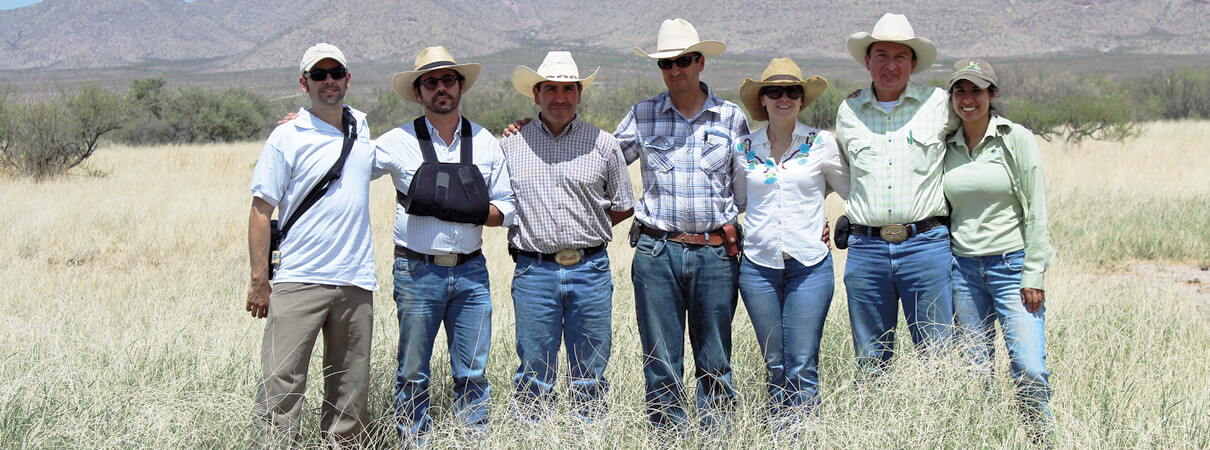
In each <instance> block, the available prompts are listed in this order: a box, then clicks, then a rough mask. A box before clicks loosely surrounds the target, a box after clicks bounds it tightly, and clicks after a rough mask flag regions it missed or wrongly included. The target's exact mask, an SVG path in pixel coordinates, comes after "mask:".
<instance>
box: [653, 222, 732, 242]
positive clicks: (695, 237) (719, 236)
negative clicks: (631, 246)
mask: <svg viewBox="0 0 1210 450" xmlns="http://www.w3.org/2000/svg"><path fill="white" fill-rule="evenodd" d="M641 232H642V233H643V234H645V235H648V236H651V237H653V238H657V239H666V240H669V241H672V242H680V243H682V244H689V245H723V242H724V239H723V230H721V229H719V230H714V231H711V232H709V233H677V232H672V231H664V230H659V229H655V228H651V227H648V226H643V227H642V230H641Z"/></svg>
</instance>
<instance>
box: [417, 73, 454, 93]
mask: <svg viewBox="0 0 1210 450" xmlns="http://www.w3.org/2000/svg"><path fill="white" fill-rule="evenodd" d="M462 79H463V78H462V75H448V74H447V75H445V76H443V77H441V78H437V77H429V78H425V79H423V80H420V85H421V86H424V88H425V89H428V90H430V91H432V90H435V89H437V83H441V84H443V85H445V88H446V89H452V88H453V87H454V85H456V84H458V82H459V81H462Z"/></svg>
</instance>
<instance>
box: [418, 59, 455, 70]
mask: <svg viewBox="0 0 1210 450" xmlns="http://www.w3.org/2000/svg"><path fill="white" fill-rule="evenodd" d="M454 65H457V64H455V63H454V62H453V61H437V62H431V63H428V64H425V65H424V66H421V67H420V68H419V69H416V71H417V72H419V71H421V70H429V69H436V68H438V67H445V66H454Z"/></svg>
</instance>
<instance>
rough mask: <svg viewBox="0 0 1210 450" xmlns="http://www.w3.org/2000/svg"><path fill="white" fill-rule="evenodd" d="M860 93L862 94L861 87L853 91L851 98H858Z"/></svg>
mask: <svg viewBox="0 0 1210 450" xmlns="http://www.w3.org/2000/svg"><path fill="white" fill-rule="evenodd" d="M858 95H861V89H858V90H856V91H853V93H852V94H849V98H857V96H858Z"/></svg>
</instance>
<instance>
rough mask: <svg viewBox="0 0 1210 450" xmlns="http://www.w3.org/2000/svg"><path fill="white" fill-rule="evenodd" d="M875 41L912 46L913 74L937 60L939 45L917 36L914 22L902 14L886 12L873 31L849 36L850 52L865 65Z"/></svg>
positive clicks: (926, 68)
mask: <svg viewBox="0 0 1210 450" xmlns="http://www.w3.org/2000/svg"><path fill="white" fill-rule="evenodd" d="M875 42H897V43H900V44H903V45H906V46H908V47H911V48H912V50H913V51H915V52H916V70H913V71H912V73H913V74H916V73H920V72H924V71H926V70H928V68H929V67H932V65H933V61H936V60H937V46H935V45H933V41H930V40H928V39H925V38H922V37H916V32H915V31H914V30H912V24H911V23H908V20H907V17H904V16H903V15H902V14H891V13H886V14H884V15H883V16H882V18H881V19H878V23H876V24H874V32H873V33H866V32H864V31H861V32H857V33H853V35H852V36H849V41H848V43H847V46H848V47H849V54H851V55H853V59H856V60H857V62H859V63H861V65H863V66H864V65H865V51H866V49H868V48H870V45H871V44H873V43H875Z"/></svg>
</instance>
